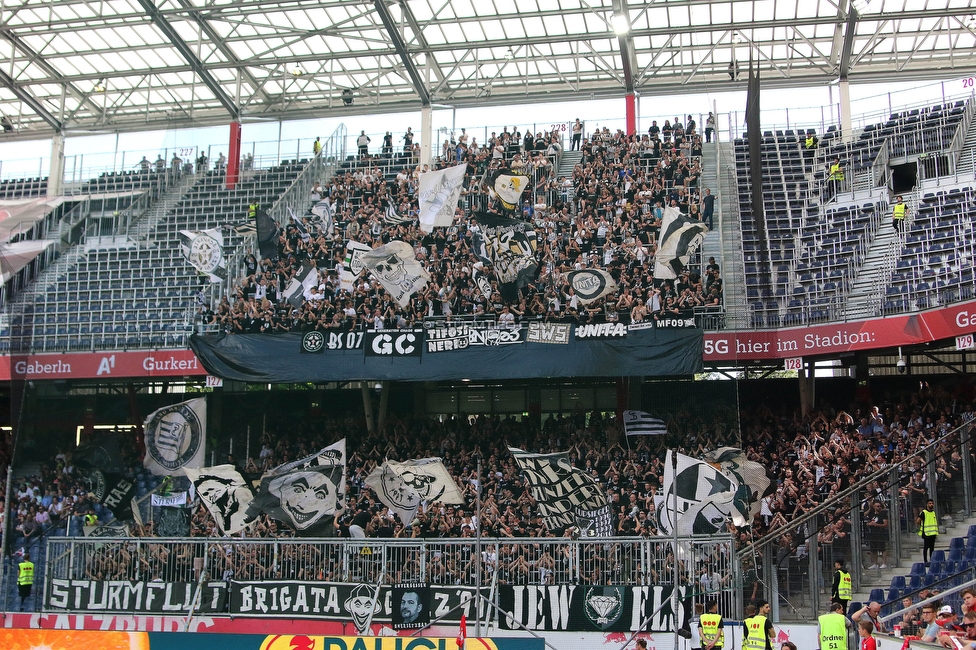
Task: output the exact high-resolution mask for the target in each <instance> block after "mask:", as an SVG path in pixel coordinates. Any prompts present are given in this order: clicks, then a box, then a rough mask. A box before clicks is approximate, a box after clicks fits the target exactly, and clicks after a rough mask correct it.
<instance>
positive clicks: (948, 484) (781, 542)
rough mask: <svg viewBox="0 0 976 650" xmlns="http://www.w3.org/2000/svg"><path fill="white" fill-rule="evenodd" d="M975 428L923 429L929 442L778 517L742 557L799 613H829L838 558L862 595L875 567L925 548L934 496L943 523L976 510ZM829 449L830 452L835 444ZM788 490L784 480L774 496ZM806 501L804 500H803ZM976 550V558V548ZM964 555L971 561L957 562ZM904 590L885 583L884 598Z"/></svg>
mask: <svg viewBox="0 0 976 650" xmlns="http://www.w3.org/2000/svg"><path fill="white" fill-rule="evenodd" d="M972 427H973V423H972V422H970V423H967V424H965V425H963V426H962V427H959V428H958V429H954V430H951V431H941V430H940V429H938V428H932V429H929V430H928V432H927V433H922V432H920V433H919V434H916V435H917V436H919V438H918V439H916V440H921V444H920V445H919V447H918V448H917V449H915V450H914V451H912V452H911V453H909V454H907V455H906V456H905V457H904V458H902V459H901V460H900V461H898V462H897V463H895V464H893V465H883V466H881V467H879V468H878V469H876V470H874V471H872V472H870V473H869V474H868V475H866V476H865V477H864V478H862V479H860V480H858V481H857V482H856V483H854V484H853V485H851V486H850V487H848V488H846V489H842V490H838V491H837V492H835V493H834V494H832V496H830V497H829V498H827V499H826V500H825V501H823V502H822V503H821V504H820V505H817V506H815V507H814V506H813V504H812V503H810V504H806V505H807V507H808V509H806V511H804V512H802V514H799V515H797V516H794V517H793V518H792V519H790V520H788V521H786V520H783V521H780V522H779V523H775V522H776V519H774V523H773V525H772V527H771V529H770V530H769V532H767V533H766V534H765V535H763V536H762V537H761V538H759V539H755V540H753V542H752V543H751V544H748V545H746V546H743V547H742V548H740V549H739V551H738V554H739V557H740V558H743V559H746V558H753V559H754V560H755V561H756V563H757V565H761V567H762V571H763V573H764V576H765V577H764V580H765V582H766V586H767V588H768V589H769V590H771V591H772V592H774V593H775V592H778V593H779V596H780V601H781V602H779V603H778V604H779V605H785V606H786V607H787V608H788V609H789V612H790V614H791V615H792V616H793V617H798V618H801V619H808V620H813V619H815V618H816V616H817V614H818V613H822V611H823V609H822V605H823V602H822V600H821V599H822V598H829V596H826V595H821V593H820V590H821V589H823V588H825V586H826V587H829V584H830V577H831V575H832V573H833V562H834V560H837V559H840V560H843V561H844V562H845V563H846V564H847V565H848V566H849V567H850V568H849V571H850V573H851V576H852V580H853V583H854V591H855V593H857V592H858V590H859V589H861V587H862V585H863V583H864V582H865V581H866V578H867V577H868V576H869V575H870V572H877V571H878V570H879V567H880V566H890V567H902V566H905V560H907V559H908V558H910V557H912V555H913V553H915V552H917V551H918V550H919V549H920V548H921V538H920V537H919V536H918V535H917V534H916V532H917V530H918V527H917V525H916V518H917V517H918V513H919V512H920V511H921V509H922V508H923V507H924V505H925V502H926V501H927V500H928V499H930V498H931V499H932V500H933V501H934V502H935V504H936V512H937V513H938V516H939V521H940V526H943V525H945V522H946V521H947V519H946V518H947V517H948V518H949V519H950V520H951V519H952V516H953V515H962V514H964V515H966V516H968V515H969V514H971V513H972V512H973V491H974V484H973V476H972V471H971V466H970V461H969V459H971V449H970V435H971V432H972ZM937 432H939V433H938V435H937ZM911 440H912V439H911V438H909V439H908V441H909V442H911ZM822 448H823V449H828V450H829V445H828V444H824V445H823V446H822ZM808 471H809V470H808ZM837 471H840V470H837ZM801 473H802V472H801ZM797 478H798V480H803V479H804V477H802V476H798V477H797ZM838 478H839V477H838ZM784 489H786V488H784V487H783V486H781V487H780V488H779V492H778V493H777V495H776V496H774V497H773V499H776V498H779V496H780V495H782V494H783V491H784ZM805 503H806V502H805V500H804V498H800V505H801V506H802V505H804V504H805ZM965 535H966V533H965V532H964V531H963V532H961V533H960V536H965ZM974 548H976V547H974ZM964 553H965V551H957V552H955V554H954V555H952V556H951V557H949V559H948V560H947V561H948V562H951V563H952V567H951V569H952V570H951V571H949V572H947V574H946V575H942V574H941V573H940V574H939V575H940V577H939V580H940V581H945V580H947V581H948V582H952V581H953V580H957V579H962V577H964V576H963V575H957V574H962V573H963V572H966V571H969V570H970V569H972V568H973V567H974V566H976V560H974V561H972V562H970V561H969V560H967V559H965V558H964V557H963V555H964ZM973 554H974V557H976V551H973ZM955 555H959V557H958V558H957V557H955ZM919 559H921V558H919ZM801 560H802V564H803V566H802V567H800V563H801V562H800V561H801ZM964 561H965V562H966V564H965V565H962V564H958V565H957V563H960V562H964ZM801 569H802V570H801ZM905 573H907V571H905ZM875 575H877V574H875ZM965 575H968V574H965ZM905 593H908V592H907V591H906V592H905ZM903 595H904V593H902V592H901V591H898V592H897V593H891V592H890V590H889V589H888V588H884V596H885V597H884V598H883V599H881V600H882V601H883V602H888V601H892V600H897V599H898V598H900V597H901V596H903ZM774 611H775V610H774ZM787 617H789V615H787Z"/></svg>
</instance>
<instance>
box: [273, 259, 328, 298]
mask: <svg viewBox="0 0 976 650" xmlns="http://www.w3.org/2000/svg"><path fill="white" fill-rule="evenodd" d="M318 284H319V274H318V272H317V271H316V270H315V265H314V264H312V263H311V262H309V261H307V260H306V261H304V262H302V265H301V266H300V267H298V271H296V272H295V277H293V278H292V279H291V280H289V282H288V286H286V287H285V290H284V291H283V292H282V293H281V297H282V298H284V299H285V300H286V301H287V302H288V304H290V305H291V306H292V307H294V308H295V309H300V308H301V306H302V302H303V301H304V299H305V292H306V291H307V290H309V289H311V288H313V287H316V286H318Z"/></svg>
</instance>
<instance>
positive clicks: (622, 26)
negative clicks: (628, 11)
mask: <svg viewBox="0 0 976 650" xmlns="http://www.w3.org/2000/svg"><path fill="white" fill-rule="evenodd" d="M610 25H611V26H612V27H613V33H614V34H616V35H617V36H626V35H627V34H629V33H630V18H628V17H627V16H625V15H623V14H614V15H613V16H612V17H611V18H610Z"/></svg>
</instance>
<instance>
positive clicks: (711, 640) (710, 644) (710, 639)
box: [698, 600, 725, 650]
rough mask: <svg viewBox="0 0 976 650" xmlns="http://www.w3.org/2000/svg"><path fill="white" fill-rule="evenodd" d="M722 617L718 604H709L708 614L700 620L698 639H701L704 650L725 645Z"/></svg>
mask: <svg viewBox="0 0 976 650" xmlns="http://www.w3.org/2000/svg"><path fill="white" fill-rule="evenodd" d="M723 627H724V624H723V623H722V617H721V616H720V615H719V613H718V603H716V602H715V601H714V600H712V601H709V603H708V613H707V614H702V615H701V618H700V619H698V637H699V638H700V639H701V647H702V648H703V650H710V648H721V647H722V646H723V645H724V644H725V632H724V630H723V629H722V628H723Z"/></svg>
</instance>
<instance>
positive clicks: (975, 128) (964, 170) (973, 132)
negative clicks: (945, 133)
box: [956, 119, 976, 179]
mask: <svg viewBox="0 0 976 650" xmlns="http://www.w3.org/2000/svg"><path fill="white" fill-rule="evenodd" d="M974 152H976V119H974V120H973V121H972V123H971V124H970V125H969V131H967V132H966V139H965V140H964V141H963V145H962V152H961V153H960V154H959V160H958V162H957V163H956V176H958V177H959V178H963V177H964V176H965V177H968V178H970V179H971V178H973V175H974V173H976V154H974Z"/></svg>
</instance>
